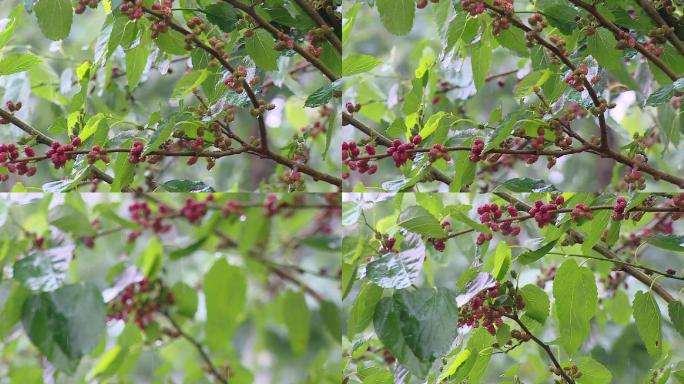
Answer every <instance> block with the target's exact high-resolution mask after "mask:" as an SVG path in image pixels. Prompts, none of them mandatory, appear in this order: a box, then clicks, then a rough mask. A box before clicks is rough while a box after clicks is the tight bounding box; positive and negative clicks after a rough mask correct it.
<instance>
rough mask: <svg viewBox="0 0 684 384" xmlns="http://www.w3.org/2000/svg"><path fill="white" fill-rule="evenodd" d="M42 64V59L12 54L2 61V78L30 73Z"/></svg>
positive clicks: (0, 72) (23, 54)
mask: <svg viewBox="0 0 684 384" xmlns="http://www.w3.org/2000/svg"><path fill="white" fill-rule="evenodd" d="M42 62H43V60H41V58H40V57H38V56H34V55H29V54H28V53H10V54H8V55H5V56H4V58H3V59H2V60H0V76H5V75H11V74H13V73H18V72H24V71H28V70H29V69H31V68H33V67H35V66H36V65H38V64H40V63H42Z"/></svg>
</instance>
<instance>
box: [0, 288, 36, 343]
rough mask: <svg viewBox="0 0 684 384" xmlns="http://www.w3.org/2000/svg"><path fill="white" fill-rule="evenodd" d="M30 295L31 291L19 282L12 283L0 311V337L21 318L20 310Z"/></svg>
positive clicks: (7, 332) (9, 330)
mask: <svg viewBox="0 0 684 384" xmlns="http://www.w3.org/2000/svg"><path fill="white" fill-rule="evenodd" d="M30 296H31V291H29V290H28V289H26V288H24V286H23V285H21V284H14V288H13V289H12V292H10V293H9V295H8V296H7V301H5V305H4V306H3V307H2V311H0V337H2V338H3V339H4V338H5V337H6V336H7V335H8V334H9V333H10V332H11V331H12V329H13V328H14V326H15V325H16V324H17V323H18V322H19V320H21V310H22V308H23V307H24V302H25V301H26V299H27V298H29V297H30Z"/></svg>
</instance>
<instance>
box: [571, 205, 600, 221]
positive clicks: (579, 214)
mask: <svg viewBox="0 0 684 384" xmlns="http://www.w3.org/2000/svg"><path fill="white" fill-rule="evenodd" d="M570 217H571V218H572V221H574V222H578V221H580V220H582V218H586V219H587V220H591V219H592V218H593V217H594V214H593V213H592V212H591V209H589V206H588V205H586V204H582V203H580V204H577V205H575V207H574V208H573V209H572V212H570Z"/></svg>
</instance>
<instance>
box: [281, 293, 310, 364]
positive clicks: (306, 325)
mask: <svg viewBox="0 0 684 384" xmlns="http://www.w3.org/2000/svg"><path fill="white" fill-rule="evenodd" d="M282 314H283V319H284V320H285V326H286V327H287V335H288V337H289V338H290V346H291V347H292V352H293V353H294V354H295V355H303V354H304V353H306V349H307V345H308V343H309V332H310V327H311V315H310V314H309V307H307V305H306V300H305V298H304V293H303V292H295V291H287V292H285V294H284V295H283V302H282Z"/></svg>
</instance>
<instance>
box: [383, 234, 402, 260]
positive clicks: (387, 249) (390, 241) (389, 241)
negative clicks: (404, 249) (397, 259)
mask: <svg viewBox="0 0 684 384" xmlns="http://www.w3.org/2000/svg"><path fill="white" fill-rule="evenodd" d="M379 240H380V249H378V253H380V254H381V255H384V254H386V253H399V250H398V249H396V248H394V246H395V245H396V244H397V239H396V238H394V237H390V236H388V235H386V234H382V236H381V238H380V239H379Z"/></svg>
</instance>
